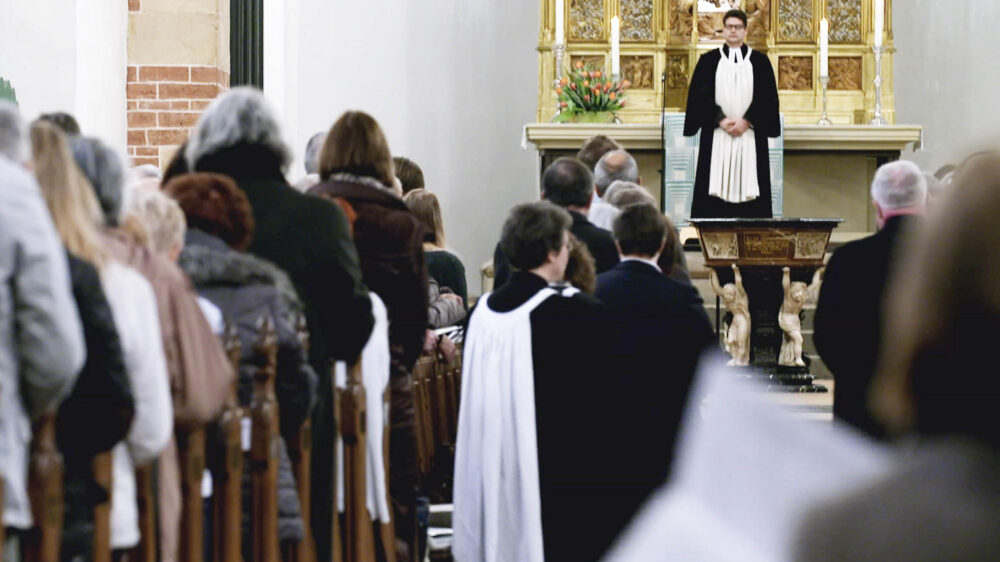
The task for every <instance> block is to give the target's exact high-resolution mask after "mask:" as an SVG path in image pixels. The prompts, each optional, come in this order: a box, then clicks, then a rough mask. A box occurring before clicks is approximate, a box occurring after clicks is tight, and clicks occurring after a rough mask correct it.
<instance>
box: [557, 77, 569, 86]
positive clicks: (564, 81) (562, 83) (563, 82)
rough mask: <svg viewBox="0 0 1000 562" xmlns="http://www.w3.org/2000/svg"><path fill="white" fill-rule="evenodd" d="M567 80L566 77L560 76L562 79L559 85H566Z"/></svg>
mask: <svg viewBox="0 0 1000 562" xmlns="http://www.w3.org/2000/svg"><path fill="white" fill-rule="evenodd" d="M566 82H567V80H566V78H565V77H563V78H560V79H559V85H560V86H565V85H566Z"/></svg>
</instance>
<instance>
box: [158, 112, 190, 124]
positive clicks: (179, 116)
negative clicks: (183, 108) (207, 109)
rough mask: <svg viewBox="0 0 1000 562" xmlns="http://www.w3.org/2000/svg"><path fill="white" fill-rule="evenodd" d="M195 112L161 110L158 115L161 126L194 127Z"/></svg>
mask: <svg viewBox="0 0 1000 562" xmlns="http://www.w3.org/2000/svg"><path fill="white" fill-rule="evenodd" d="M198 115H199V114H197V113H178V112H163V113H160V115H159V120H160V126H161V127H194V126H195V124H197V123H198Z"/></svg>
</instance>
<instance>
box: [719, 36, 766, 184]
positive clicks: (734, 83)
mask: <svg viewBox="0 0 1000 562" xmlns="http://www.w3.org/2000/svg"><path fill="white" fill-rule="evenodd" d="M750 53H751V49H750V47H747V54H746V56H743V52H742V50H741V49H729V55H728V56H727V55H726V53H725V51H724V50H723V48H722V47H719V54H720V55H721V58H720V60H719V66H718V67H717V68H716V70H715V103H716V104H718V106H719V107H720V108H722V113H723V114H725V116H726V117H729V118H732V119H739V118H741V117H743V116H744V115H746V112H747V109H749V108H750V103H751V102H753V65H752V64H751V63H750ZM754 139H755V137H754V130H753V129H747V131H746V132H745V133H743V134H742V135H740V136H738V137H734V136H732V135H730V134H729V133H727V132H726V131H724V130H722V128H721V127H720V128H716V129H715V133H714V136H713V137H712V162H711V174H710V175H709V180H708V194H709V195H712V196H714V197H719V198H721V199H724V200H726V201H728V202H730V203H743V202H746V201H752V200H754V199H757V198H758V197H760V186H759V185H758V184H757V148H756V146H755V144H754Z"/></svg>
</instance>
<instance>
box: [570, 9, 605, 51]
mask: <svg viewBox="0 0 1000 562" xmlns="http://www.w3.org/2000/svg"><path fill="white" fill-rule="evenodd" d="M569 38H570V39H572V40H576V41H600V40H602V39H604V0H570V5H569Z"/></svg>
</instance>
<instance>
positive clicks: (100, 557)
mask: <svg viewBox="0 0 1000 562" xmlns="http://www.w3.org/2000/svg"><path fill="white" fill-rule="evenodd" d="M91 466H92V467H93V470H94V481H95V482H97V485H98V486H100V487H101V488H104V489H105V490H106V491H107V494H108V499H107V501H105V502H103V503H99V504H97V505H96V506H94V562H111V451H106V452H104V453H100V454H98V455H97V456H96V457H94V461H93V464H92V465H91ZM143 470H145V471H149V470H150V468H149V467H146V468H145V469H143ZM138 479H139V478H138V475H137V477H136V480H138ZM146 482H147V487H148V488H149V489H150V490H152V478H149V477H148V472H147V478H146ZM139 490H141V488H139V487H138V486H137V490H136V493H137V495H138V493H139ZM148 497H149V498H150V500H151V499H152V493H151V492H150V494H149V496H148ZM139 507H140V511H139V531H140V532H141V533H145V532H146V529H145V527H143V520H142V509H141V508H142V507H143V505H142V501H141V500H140V502H139ZM148 507H149V512H150V513H151V512H152V509H153V506H152V505H150V506H148ZM154 526H155V522H154ZM153 532H154V533H155V530H154V531H153ZM154 549H155V546H154ZM154 554H155V550H154ZM149 560H155V556H154V557H153V558H150V559H149Z"/></svg>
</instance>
